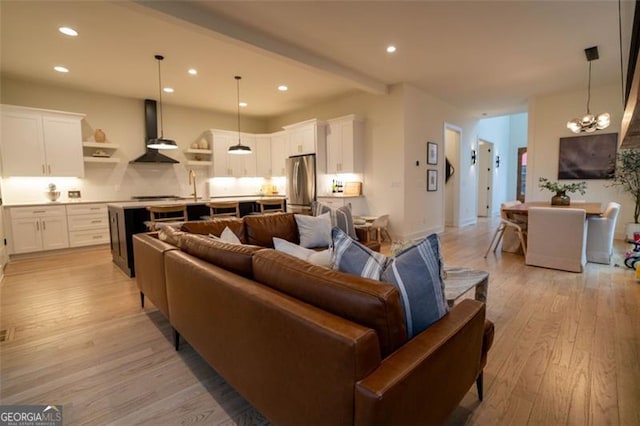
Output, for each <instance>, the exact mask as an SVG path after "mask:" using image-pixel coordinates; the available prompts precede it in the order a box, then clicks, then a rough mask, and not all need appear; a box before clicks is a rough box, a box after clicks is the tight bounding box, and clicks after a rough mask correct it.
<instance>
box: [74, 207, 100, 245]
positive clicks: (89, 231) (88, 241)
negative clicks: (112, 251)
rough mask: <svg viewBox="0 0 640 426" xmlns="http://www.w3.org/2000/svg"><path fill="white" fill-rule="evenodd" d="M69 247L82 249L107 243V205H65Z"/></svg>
mask: <svg viewBox="0 0 640 426" xmlns="http://www.w3.org/2000/svg"><path fill="white" fill-rule="evenodd" d="M67 225H68V229H69V246H70V247H83V246H92V245H97V244H107V243H108V242H109V215H108V213H107V205H106V204H99V203H92V204H76V205H67Z"/></svg>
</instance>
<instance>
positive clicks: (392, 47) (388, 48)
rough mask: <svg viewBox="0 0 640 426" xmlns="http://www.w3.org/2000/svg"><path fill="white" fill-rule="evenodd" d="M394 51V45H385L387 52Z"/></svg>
mask: <svg viewBox="0 0 640 426" xmlns="http://www.w3.org/2000/svg"><path fill="white" fill-rule="evenodd" d="M395 51H396V47H395V46H394V45H393V44H390V45H389V46H387V53H393V52H395Z"/></svg>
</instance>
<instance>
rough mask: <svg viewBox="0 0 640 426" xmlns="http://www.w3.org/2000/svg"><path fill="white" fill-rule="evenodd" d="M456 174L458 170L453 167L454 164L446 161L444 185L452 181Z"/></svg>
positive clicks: (446, 159)
mask: <svg viewBox="0 0 640 426" xmlns="http://www.w3.org/2000/svg"><path fill="white" fill-rule="evenodd" d="M455 172H456V169H455V168H454V167H453V164H451V162H450V161H449V159H448V158H446V157H445V159H444V183H445V184H446V183H447V182H449V179H451V176H453V174H454V173H455Z"/></svg>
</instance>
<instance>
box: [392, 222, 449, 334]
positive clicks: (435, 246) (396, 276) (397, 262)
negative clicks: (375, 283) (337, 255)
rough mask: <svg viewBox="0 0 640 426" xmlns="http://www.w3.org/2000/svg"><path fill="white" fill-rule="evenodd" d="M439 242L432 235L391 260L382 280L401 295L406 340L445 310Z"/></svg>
mask: <svg viewBox="0 0 640 426" xmlns="http://www.w3.org/2000/svg"><path fill="white" fill-rule="evenodd" d="M442 264H443V262H442V257H441V251H440V240H439V239H438V236H437V235H436V234H431V235H429V236H428V237H427V238H425V239H424V240H422V241H421V242H420V243H418V244H416V245H414V246H411V247H409V248H407V249H406V250H404V251H402V252H401V253H399V254H397V255H396V256H395V258H391V260H390V261H389V263H388V264H387V266H386V268H385V270H384V271H383V273H382V278H381V279H382V281H385V282H388V283H390V284H393V285H395V286H396V287H397V288H398V291H399V292H400V299H401V302H402V306H403V308H404V314H405V322H406V324H407V334H408V336H409V338H412V337H414V336H416V335H417V334H420V332H422V331H423V330H425V329H426V328H427V327H429V326H430V325H431V324H433V323H434V322H436V321H438V320H439V319H440V318H442V317H443V316H444V315H445V314H446V313H447V311H448V306H447V301H446V298H445V294H444V279H443V275H442Z"/></svg>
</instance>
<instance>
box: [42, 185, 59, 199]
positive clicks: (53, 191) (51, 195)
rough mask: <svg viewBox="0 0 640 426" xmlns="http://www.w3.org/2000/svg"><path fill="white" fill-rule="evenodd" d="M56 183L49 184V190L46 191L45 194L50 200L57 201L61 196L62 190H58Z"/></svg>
mask: <svg viewBox="0 0 640 426" xmlns="http://www.w3.org/2000/svg"><path fill="white" fill-rule="evenodd" d="M56 189H57V188H56V184H55V183H50V184H49V192H45V195H46V196H47V198H48V199H49V200H50V201H57V200H58V198H60V191H56Z"/></svg>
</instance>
